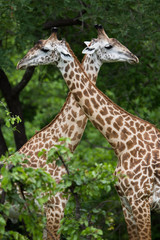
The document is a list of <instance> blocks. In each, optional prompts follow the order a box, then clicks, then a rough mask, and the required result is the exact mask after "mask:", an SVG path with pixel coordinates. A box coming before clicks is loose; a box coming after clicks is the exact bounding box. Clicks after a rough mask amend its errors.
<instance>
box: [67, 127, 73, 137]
mask: <svg viewBox="0 0 160 240" xmlns="http://www.w3.org/2000/svg"><path fill="white" fill-rule="evenodd" d="M73 130H74V125H72V126H71V127H70V129H69V133H68V136H69V137H71V135H72V133H73Z"/></svg>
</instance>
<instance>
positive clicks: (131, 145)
mask: <svg viewBox="0 0 160 240" xmlns="http://www.w3.org/2000/svg"><path fill="white" fill-rule="evenodd" d="M126 145H127V148H128V149H131V148H133V147H134V143H133V142H132V140H129V141H128V142H126Z"/></svg>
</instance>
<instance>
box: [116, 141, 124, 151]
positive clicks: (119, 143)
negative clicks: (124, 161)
mask: <svg viewBox="0 0 160 240" xmlns="http://www.w3.org/2000/svg"><path fill="white" fill-rule="evenodd" d="M117 148H118V150H119V152H122V151H123V150H124V149H125V145H124V143H123V142H118V144H117Z"/></svg>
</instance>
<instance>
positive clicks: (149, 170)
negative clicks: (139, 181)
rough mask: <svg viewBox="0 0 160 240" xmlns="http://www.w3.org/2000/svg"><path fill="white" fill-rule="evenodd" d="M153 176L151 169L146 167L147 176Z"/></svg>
mask: <svg viewBox="0 0 160 240" xmlns="http://www.w3.org/2000/svg"><path fill="white" fill-rule="evenodd" d="M152 174H153V171H152V168H151V167H150V166H149V167H148V176H149V177H151V176H152Z"/></svg>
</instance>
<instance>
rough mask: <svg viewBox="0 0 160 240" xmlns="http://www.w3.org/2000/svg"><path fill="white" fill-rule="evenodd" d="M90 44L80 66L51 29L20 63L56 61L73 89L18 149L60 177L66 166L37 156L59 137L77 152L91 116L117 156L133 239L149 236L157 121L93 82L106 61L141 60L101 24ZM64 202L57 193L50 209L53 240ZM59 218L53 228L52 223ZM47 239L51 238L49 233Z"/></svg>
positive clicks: (159, 149)
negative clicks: (140, 114)
mask: <svg viewBox="0 0 160 240" xmlns="http://www.w3.org/2000/svg"><path fill="white" fill-rule="evenodd" d="M87 45H88V46H87V47H86V48H85V49H84V51H83V53H85V54H86V56H85V58H84V60H83V62H82V66H81V65H80V63H79V62H78V60H77V58H76V57H75V55H74V54H73V51H72V50H71V48H70V46H69V44H68V43H67V42H66V41H64V40H62V41H61V40H58V39H57V34H56V32H53V33H52V34H51V36H50V37H49V38H48V39H47V40H40V41H39V42H38V43H37V44H36V45H35V46H34V47H33V48H32V49H31V50H29V52H28V53H27V54H26V56H25V57H24V58H23V59H22V60H21V61H20V62H19V63H18V65H17V69H25V68H27V67H29V66H36V65H40V64H41V65H46V64H55V65H56V66H57V67H58V68H59V70H60V71H61V73H62V76H63V78H64V80H65V81H66V83H67V85H68V87H69V89H70V91H71V93H69V96H68V98H67V102H66V104H65V105H64V107H63V108H62V110H61V112H60V114H59V115H58V116H57V117H56V119H54V120H53V121H52V122H51V123H50V124H49V125H48V126H46V127H45V128H44V129H42V130H41V131H40V132H39V133H37V134H36V135H35V136H34V137H33V138H31V139H30V140H29V141H28V142H27V143H26V144H25V145H24V146H23V147H22V148H21V149H20V151H19V152H20V153H24V154H26V155H30V156H31V158H30V160H29V161H30V165H31V166H33V167H44V168H45V169H46V170H47V171H48V172H50V174H51V175H52V176H53V177H55V179H56V180H57V181H59V179H60V178H61V176H62V174H64V173H65V169H64V168H63V167H62V168H58V167H57V166H56V165H55V163H54V162H53V164H50V165H46V159H45V158H41V159H38V157H37V154H38V152H39V151H40V150H41V149H42V148H46V149H49V148H51V147H53V146H54V144H55V143H57V140H58V138H59V137H61V136H69V137H70V138H71V145H70V146H69V148H70V150H71V151H73V150H74V149H75V147H76V145H77V144H78V143H79V141H80V139H81V136H82V134H83V131H84V128H85V125H86V122H87V118H88V119H89V120H90V121H91V122H92V123H93V125H94V126H95V127H96V128H97V129H98V130H99V131H100V132H101V133H102V134H103V136H104V137H105V138H106V139H107V141H108V142H109V143H110V144H111V145H112V147H113V149H114V151H115V154H116V155H117V157H118V163H117V167H116V170H115V175H116V176H117V177H118V182H117V184H116V189H117V192H118V194H119V197H120V200H121V203H122V208H123V213H124V217H125V221H126V223H127V230H128V235H129V239H130V240H142V239H146V240H150V239H151V222H150V209H156V210H159V209H160V139H159V138H160V132H159V130H158V129H157V128H156V127H155V126H154V125H152V124H150V123H149V122H146V121H144V120H142V119H140V118H138V117H136V116H134V115H132V114H130V113H128V112H126V111H125V110H124V109H122V108H120V107H119V106H118V105H116V104H115V103H113V102H112V101H111V100H110V99H109V98H108V97H107V96H105V95H104V94H103V93H102V92H101V91H100V90H99V89H97V88H96V86H95V85H94V83H95V79H96V77H97V74H98V71H99V68H100V66H101V65H102V63H103V62H112V61H127V62H129V63H138V58H137V57H136V56H135V55H133V54H132V53H131V52H130V51H129V50H128V49H127V48H126V47H124V46H123V45H122V44H120V43H119V42H118V41H117V40H116V39H112V38H109V37H108V36H107V35H106V34H105V32H104V30H103V28H101V27H98V38H97V39H94V40H92V41H91V42H90V43H89V44H88V43H87ZM82 67H83V68H82ZM87 76H88V77H87ZM90 80H92V81H93V83H92V82H91V81H90ZM84 114H85V115H86V116H85V115H84ZM66 201H67V200H65V199H63V198H62V195H61V194H60V193H59V194H58V196H55V197H53V199H51V200H50V202H49V203H48V205H47V207H46V215H47V227H48V228H49V229H51V232H52V233H53V236H54V237H55V239H59V236H58V235H56V231H57V229H58V227H59V222H58V221H59V219H60V218H61V217H62V216H63V209H64V207H65V204H66ZM60 204H61V205H60ZM53 211H54V212H53ZM53 214H54V215H53ZM56 216H57V218H55V219H56V220H55V226H56V228H55V227H54V226H53V225H52V223H53V221H54V217H56ZM56 223H57V225H56ZM44 239H52V238H50V237H49V236H47V237H44Z"/></svg>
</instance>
